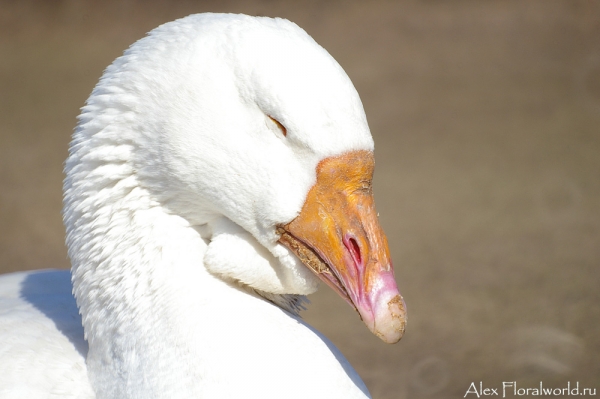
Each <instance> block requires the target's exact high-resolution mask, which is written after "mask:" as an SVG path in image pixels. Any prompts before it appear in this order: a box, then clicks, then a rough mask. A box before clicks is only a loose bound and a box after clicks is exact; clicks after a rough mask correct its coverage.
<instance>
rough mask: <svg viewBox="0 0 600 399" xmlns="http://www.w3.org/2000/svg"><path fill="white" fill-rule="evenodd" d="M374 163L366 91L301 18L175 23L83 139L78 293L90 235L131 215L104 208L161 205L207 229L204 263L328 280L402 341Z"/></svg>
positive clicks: (372, 324)
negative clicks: (297, 21) (364, 102)
mask: <svg viewBox="0 0 600 399" xmlns="http://www.w3.org/2000/svg"><path fill="white" fill-rule="evenodd" d="M373 169H374V158H373V140H372V138H371V134H370V132H369V127H368V124H367V120H366V117H365V113H364V110H363V107H362V104H361V101H360V98H359V96H358V94H357V92H356V90H355V88H354V86H353V85H352V83H351V81H350V79H349V78H348V77H347V75H346V74H345V73H344V71H343V70H342V68H341V67H340V66H339V64H338V63H337V62H336V61H335V60H334V59H333V58H332V57H331V56H330V55H329V54H328V53H327V52H326V51H325V50H324V49H323V48H322V47H320V46H319V45H318V44H317V43H315V41H314V40H313V39H312V38H311V37H310V36H309V35H308V34H307V33H306V32H304V31H303V30H302V29H300V28H299V27H298V26H296V25H295V24H293V23H291V22H289V21H287V20H283V19H270V18H254V17H247V16H241V15H217V14H202V15H196V16H191V17H187V18H185V19H182V20H179V21H175V22H172V23H168V24H165V25H163V26H161V27H159V28H157V29H155V30H154V31H152V32H150V33H149V35H148V36H147V37H145V38H144V39H141V40H140V41H138V42H137V43H136V44H134V45H133V46H132V47H131V48H129V49H128V50H127V51H126V52H125V54H124V55H123V56H122V57H120V58H118V59H117V60H116V61H115V62H114V63H113V64H112V65H111V66H110V67H108V68H107V70H106V71H105V73H104V75H103V77H102V79H101V80H100V82H99V84H98V85H97V86H96V88H95V89H94V91H93V93H92V95H91V96H90V98H89V99H88V102H87V104H86V106H85V107H84V108H83V112H82V114H81V116H80V121H79V125H78V127H77V129H76V132H75V134H74V139H73V142H72V145H71V152H70V157H69V159H68V160H67V164H66V173H67V178H66V181H65V211H64V213H65V223H66V225H67V231H68V238H67V242H68V245H69V253H70V256H71V259H72V262H73V268H74V280H75V294H76V296H77V297H78V298H77V299H78V303H79V304H80V306H82V305H83V306H85V303H82V302H85V301H82V300H81V296H83V295H84V294H83V290H84V288H82V287H84V286H85V278H86V275H87V274H89V270H88V269H85V272H83V271H81V272H78V268H80V266H81V265H82V264H83V263H85V262H89V260H90V258H93V256H91V255H88V256H85V255H82V253H84V252H85V251H86V250H87V249H86V248H88V247H89V245H88V246H86V244H85V243H84V242H82V241H81V240H82V238H80V237H81V236H86V234H87V237H88V238H89V237H90V234H91V235H92V236H97V235H98V234H100V233H98V229H99V227H98V226H100V225H102V222H101V220H105V219H106V220H109V219H110V222H108V221H107V222H106V223H109V224H110V223H117V222H118V221H116V220H117V219H118V218H117V217H114V216H106V215H105V214H104V213H103V212H105V213H106V212H108V213H110V212H113V214H114V209H115V208H117V207H119V209H121V208H123V207H125V208H127V211H126V212H125V213H126V214H127V215H132V214H136V212H137V213H139V212H141V211H143V210H148V209H157V208H158V209H160V211H161V212H162V213H163V214H165V215H169V216H173V217H177V218H179V219H180V220H182V221H183V222H182V223H183V224H185V226H186V227H187V228H189V229H191V230H193V231H194V233H195V234H197V235H199V236H200V237H201V238H202V240H203V241H204V242H205V243H206V250H205V251H204V252H203V254H202V259H200V260H199V262H201V263H202V265H203V266H204V267H205V268H206V269H207V270H208V271H209V272H210V273H211V274H212V275H214V276H217V277H218V278H219V279H222V280H224V281H226V282H227V283H228V284H232V285H236V286H240V287H246V288H249V289H251V290H254V291H255V292H258V293H259V294H261V295H263V296H265V297H266V298H269V299H271V300H273V301H274V302H276V303H278V298H280V297H285V296H290V295H292V296H293V295H307V294H310V293H312V292H314V291H315V290H316V289H317V286H318V282H319V281H323V282H325V283H326V284H327V285H329V286H330V287H331V288H333V289H334V290H335V291H336V292H337V293H338V294H339V295H340V296H341V297H342V298H343V299H345V300H346V301H347V302H348V303H349V304H350V305H351V306H352V307H354V308H355V309H356V310H357V311H358V313H359V314H360V317H361V318H362V320H363V321H364V322H365V324H366V325H367V327H368V328H369V329H370V330H371V331H372V332H373V333H374V334H376V335H377V336H379V337H380V338H381V339H382V340H384V341H385V342H389V343H394V342H397V341H398V340H399V339H400V338H401V337H402V334H403V332H404V325H405V321H406V315H405V306H404V302H403V300H402V297H401V296H400V294H399V292H398V289H397V287H396V282H395V280H394V274H393V267H392V262H391V258H390V255H389V249H388V243H387V241H386V237H385V235H384V233H383V231H382V229H381V227H380V224H379V221H378V217H377V213H376V211H375V207H374V201H373V192H372V188H371V183H372V176H373ZM132 193H136V194H135V195H133V194H132ZM132 196H133V197H134V198H133V200H130V199H131V197H132ZM127 198H129V199H127ZM125 203H127V205H124V204H125ZM98 204H100V205H98ZM101 209H104V211H101ZM106 209H109V210H106ZM102 215H104V216H102ZM109 224H107V226H108V227H107V226H105V227H104V228H103V230H102V232H104V233H106V232H107V231H110V229H111V227H110V225H109ZM82 226H87V227H85V228H87V229H88V230H85V228H84V227H82ZM82 229H83V230H82ZM104 233H103V234H104ZM92 241H93V240H92ZM97 241H98V243H99V244H98V245H103V244H102V240H97ZM93 245H95V244H92V245H91V246H93ZM97 252H98V253H105V252H110V251H108V250H107V249H106V248H104V249H100V250H97ZM106 256H111V255H110V254H109V255H106ZM113 256H114V253H113ZM82 270H83V269H82ZM86 273H87V274H86ZM284 302H285V301H284ZM84 324H85V317H84ZM86 331H87V330H86Z"/></svg>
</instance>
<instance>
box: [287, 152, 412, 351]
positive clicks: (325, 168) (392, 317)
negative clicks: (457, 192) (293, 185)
mask: <svg viewBox="0 0 600 399" xmlns="http://www.w3.org/2000/svg"><path fill="white" fill-rule="evenodd" d="M374 166H375V161H374V158H373V153H371V152H370V151H353V152H349V153H346V154H343V155H340V156H336V157H331V158H327V159H324V160H323V161H321V162H320V163H319V165H318V166H317V182H316V183H315V185H314V186H313V187H312V188H311V189H310V191H309V192H308V196H307V198H306V201H305V202H304V206H303V207H302V210H301V212H300V214H299V215H298V217H296V218H295V219H294V220H292V221H291V222H290V223H288V224H287V225H284V226H279V228H278V232H279V233H280V234H281V237H280V239H279V242H281V243H282V244H283V245H285V246H286V247H287V248H289V249H290V250H291V251H292V252H294V253H295V254H296V256H298V258H300V260H301V261H302V262H303V263H304V264H305V265H306V266H308V267H309V268H310V269H311V270H312V271H313V272H314V273H316V274H317V276H319V278H321V280H323V281H324V282H325V283H327V285H329V286H330V287H331V288H333V289H334V290H335V291H336V292H337V293H338V294H339V295H340V296H341V297H342V298H344V299H345V300H346V301H347V302H348V303H350V305H352V306H353V307H354V308H355V309H356V310H357V311H358V313H359V314H360V316H361V318H362V320H363V321H364V322H365V324H366V325H367V327H369V329H370V330H371V332H373V334H375V335H377V336H378V337H380V338H381V339H382V340H383V341H385V342H387V343H396V342H398V341H399V340H400V338H402V335H403V334H404V328H405V325H406V306H405V304H404V300H403V299H402V296H401V295H400V293H399V292H398V287H397V286H396V280H395V279H394V270H393V266H392V261H391V259H390V253H389V248H388V244H387V239H386V237H385V234H384V233H383V230H382V229H381V227H380V226H379V220H378V218H377V213H376V211H375V202H374V199H373V192H372V188H371V183H372V179H373V169H374Z"/></svg>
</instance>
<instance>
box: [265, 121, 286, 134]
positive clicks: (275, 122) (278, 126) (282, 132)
mask: <svg viewBox="0 0 600 399" xmlns="http://www.w3.org/2000/svg"><path fill="white" fill-rule="evenodd" d="M269 119H270V120H271V121H272V122H273V123H274V124H275V125H276V126H277V128H279V130H280V131H281V134H283V137H286V136H287V129H286V128H285V126H283V125H282V124H281V122H279V121H278V120H277V119H275V118H273V117H272V116H269Z"/></svg>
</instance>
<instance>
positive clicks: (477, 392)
mask: <svg viewBox="0 0 600 399" xmlns="http://www.w3.org/2000/svg"><path fill="white" fill-rule="evenodd" d="M507 394H508V395H511V394H512V396H530V395H531V396H571V395H572V396H585V395H589V396H596V388H579V381H577V382H576V383H575V384H573V385H572V386H571V381H569V382H567V386H566V387H563V388H548V387H544V383H543V382H542V381H540V386H539V387H533V388H519V387H517V382H516V381H504V382H503V383H502V387H501V388H500V387H495V388H492V387H484V386H483V382H482V381H479V386H478V385H477V384H476V383H475V382H472V383H471V385H469V389H467V392H466V393H465V396H464V397H465V398H466V397H467V396H469V397H477V398H481V397H482V396H500V395H502V397H503V398H505V397H506V395H507Z"/></svg>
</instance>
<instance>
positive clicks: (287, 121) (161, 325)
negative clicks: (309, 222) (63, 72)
mask: <svg viewBox="0 0 600 399" xmlns="http://www.w3.org/2000/svg"><path fill="white" fill-rule="evenodd" d="M275 121H277V122H275ZM283 126H285V128H283ZM282 129H285V131H284V130H282ZM372 150H373V142H372V139H371V135H370V133H369V129H368V125H367V122H366V118H365V115H364V111H363V109H362V105H361V102H360V99H359V97H358V94H357V93H356V91H355V89H354V87H353V85H352V84H351V82H350V80H349V79H348V77H347V76H346V74H345V73H344V72H343V70H342V69H341V67H340V66H339V65H338V64H337V63H336V62H335V61H334V60H333V58H331V56H329V54H328V53H327V52H326V51H325V50H324V49H323V48H321V47H320V46H319V45H317V44H316V43H315V42H314V41H313V40H312V38H310V36H308V35H307V34H306V33H305V32H304V31H303V30H302V29H300V28H298V27H297V26H296V25H295V24H293V23H291V22H289V21H286V20H282V19H270V18H254V17H248V16H243V15H224V14H199V15H193V16H189V17H187V18H183V19H181V20H178V21H174V22H171V23H168V24H165V25H162V26H160V27H159V28H157V29H155V30H153V31H152V32H150V33H149V35H148V36H147V37H145V38H144V39H141V40H140V41H138V42H137V43H135V44H134V45H133V46H132V47H131V48H129V49H128V50H127V51H126V52H125V54H124V55H123V56H122V57H120V58H118V59H117V60H115V62H114V63H113V64H112V65H111V66H109V67H108V68H107V70H106V71H105V73H104V75H103V77H102V79H101V80H100V82H99V83H98V85H97V86H96V88H95V89H94V91H93V92H92V94H91V96H90V97H89V99H88V101H87V103H86V105H85V107H84V108H83V109H82V113H81V115H80V117H79V124H78V126H77V129H76V131H75V133H74V135H73V141H72V143H71V148H70V155H69V158H68V159H67V162H66V167H65V172H66V179H65V184H64V190H65V201H64V204H65V206H64V221H65V225H66V228H67V244H68V247H69V257H70V258H71V262H72V265H73V268H72V280H73V286H71V284H70V281H69V280H70V274H69V273H68V272H64V271H42V272H30V273H16V274H12V275H6V276H3V277H2V278H0V397H1V398H24V397H26V398H31V399H34V398H48V397H50V398H54V397H56V398H93V397H96V398H98V399H101V398H244V397H261V398H344V399H346V398H363V397H366V396H368V392H367V390H366V388H365V386H364V384H363V383H362V381H361V380H360V378H359V377H358V376H357V374H356V373H355V372H354V370H353V369H352V368H351V366H350V365H349V364H348V363H347V361H346V360H345V359H344V358H343V356H342V355H341V354H340V353H339V352H338V351H337V349H336V348H335V347H334V346H333V345H332V344H331V343H330V342H329V341H328V340H327V339H326V338H324V337H323V336H321V335H320V334H319V333H318V332H316V331H315V330H313V329H312V328H311V327H310V326H308V325H306V324H305V323H304V322H303V321H302V320H301V319H300V318H299V317H297V315H296V311H297V309H298V307H300V306H301V305H302V302H303V300H304V295H307V294H310V293H312V292H314V291H315V290H316V289H317V285H318V281H319V280H318V278H317V277H316V276H315V275H314V274H313V273H312V272H311V271H310V270H309V269H308V268H307V267H306V266H304V265H303V264H302V263H301V262H300V261H299V260H298V258H297V257H296V256H295V255H294V254H293V253H292V252H291V251H290V250H288V249H287V248H286V247H285V246H283V245H281V244H280V243H279V242H278V239H279V233H278V232H277V226H279V225H282V224H285V223H289V222H290V221H291V220H293V219H294V218H295V217H296V216H297V215H298V213H299V212H300V210H301V209H302V207H303V204H304V201H305V200H306V197H307V193H308V191H309V189H310V188H311V187H312V186H313V185H314V184H315V179H316V177H315V169H316V168H317V165H318V164H319V162H321V161H322V160H324V159H326V158H328V157H335V156H338V155H340V154H344V153H348V152H351V151H369V152H370V151H372ZM389 270H390V268H389V266H388V272H389ZM389 273H391V272H389ZM394 286H395V285H394ZM71 289H73V293H74V294H75V297H76V298H77V306H78V307H79V310H80V313H81V315H82V316H81V319H80V317H79V315H78V313H77V307H76V305H75V300H74V298H73V296H72V295H71ZM396 292H397V291H396ZM265 298H266V299H268V300H265ZM273 303H275V304H277V305H279V306H275V305H274V304H273ZM390 303H391V302H390ZM388 306H390V305H389V304H388ZM82 324H83V328H82ZM84 329H85V339H86V340H87V342H86V341H85V340H84V339H83V331H84ZM396 329H398V328H397V327H396ZM402 329H403V324H402ZM88 344H89V346H88Z"/></svg>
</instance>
